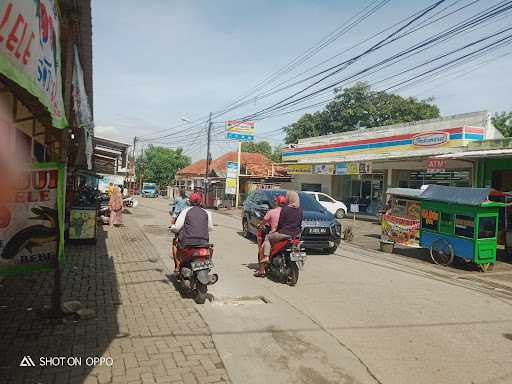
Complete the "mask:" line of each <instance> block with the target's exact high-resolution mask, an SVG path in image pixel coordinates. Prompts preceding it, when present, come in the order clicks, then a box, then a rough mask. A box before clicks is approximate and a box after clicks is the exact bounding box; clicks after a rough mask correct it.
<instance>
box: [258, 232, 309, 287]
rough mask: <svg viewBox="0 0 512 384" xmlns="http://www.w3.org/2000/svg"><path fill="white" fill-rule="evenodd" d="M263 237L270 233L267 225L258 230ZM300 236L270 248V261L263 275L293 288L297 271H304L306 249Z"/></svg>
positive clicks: (297, 277)
mask: <svg viewBox="0 0 512 384" xmlns="http://www.w3.org/2000/svg"><path fill="white" fill-rule="evenodd" d="M259 230H260V231H261V232H263V233H262V234H260V236H262V235H263V237H265V236H264V235H265V234H266V233H268V232H269V231H270V227H269V226H268V225H263V226H261V227H260V229H259ZM303 243H304V242H303V241H302V240H301V239H300V236H298V237H295V238H290V239H285V240H282V241H280V242H278V243H276V244H274V245H273V246H272V249H271V251H270V259H269V262H268V263H267V265H266V268H265V274H267V275H270V276H273V277H275V278H276V279H277V280H279V281H281V282H282V283H284V284H288V285H289V286H290V287H293V286H295V285H296V284H297V281H298V280H299V271H302V270H303V269H304V264H305V263H306V248H304V247H303V246H302V244H303Z"/></svg>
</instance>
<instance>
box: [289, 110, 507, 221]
mask: <svg viewBox="0 0 512 384" xmlns="http://www.w3.org/2000/svg"><path fill="white" fill-rule="evenodd" d="M500 136H501V135H500V133H499V132H498V131H497V130H496V129H495V128H494V127H493V126H492V125H491V122H490V115H489V113H487V112H486V111H482V112H473V113H466V114H462V115H454V116H448V117H443V118H438V119H431V120H423V121H417V122H412V123H407V124H398V125H392V126H385V127H377V128H372V129H360V130H357V131H349V132H346V133H340V134H335V135H327V136H320V137H314V138H308V139H303V140H300V141H299V143H298V144H296V145H293V146H292V147H291V148H286V149H285V150H284V151H283V162H285V163H287V164H288V169H289V173H290V174H291V175H292V176H293V180H292V182H291V183H290V184H289V185H288V187H289V188H294V189H298V190H304V189H314V190H318V191H321V192H324V193H327V194H329V195H331V196H332V197H334V198H335V199H337V200H340V201H343V202H344V203H346V204H347V205H350V204H357V205H358V207H359V212H361V213H367V214H371V215H373V214H376V212H377V211H378V209H379V207H380V206H381V205H382V204H383V203H384V202H385V198H386V197H385V192H386V190H387V188H390V187H405V188H420V187H421V186H422V185H425V184H439V185H448V186H473V185H476V173H475V163H474V162H472V161H467V160H465V159H449V158H448V159H438V158H437V156H439V155H442V154H449V153H458V152H463V151H465V150H466V149H467V146H468V145H469V144H470V143H472V142H475V141H481V140H486V139H495V138H499V137H500Z"/></svg>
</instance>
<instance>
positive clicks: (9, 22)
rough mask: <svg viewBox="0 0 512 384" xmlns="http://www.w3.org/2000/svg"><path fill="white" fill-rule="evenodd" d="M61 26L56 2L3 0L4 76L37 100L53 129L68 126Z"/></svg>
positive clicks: (0, 45) (0, 62)
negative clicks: (63, 77)
mask: <svg viewBox="0 0 512 384" xmlns="http://www.w3.org/2000/svg"><path fill="white" fill-rule="evenodd" d="M61 72H62V67H61V53H60V25H59V17H58V10H57V4H56V3H55V1H54V0H37V1H34V0H16V1H12V0H11V1H9V0H0V73H2V74H3V75H4V76H6V77H8V78H9V79H11V80H12V81H14V82H15V83H17V84H18V85H20V86H21V87H23V88H25V89H26V90H27V91H28V92H30V93H31V94H32V95H33V96H35V97H36V98H37V99H38V100H39V101H40V102H41V103H42V104H43V105H44V106H45V107H46V108H47V109H48V111H49V112H50V114H51V116H52V125H53V126H54V127H57V128H65V127H66V126H67V121H66V116H65V113H64V103H63V100H62V78H61Z"/></svg>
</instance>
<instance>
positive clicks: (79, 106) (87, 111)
mask: <svg viewBox="0 0 512 384" xmlns="http://www.w3.org/2000/svg"><path fill="white" fill-rule="evenodd" d="M73 48H74V53H75V61H74V69H73V110H74V111H75V115H76V119H77V121H78V124H79V126H80V128H82V129H83V131H84V146H85V157H86V161H87V169H89V170H91V169H92V152H93V149H92V138H93V136H94V124H93V122H92V113H91V108H90V107H89V99H88V98H87V92H86V90H85V84H84V72H83V71H82V65H81V64H80V56H79V55H78V49H77V47H76V45H75V46H74V47H73Z"/></svg>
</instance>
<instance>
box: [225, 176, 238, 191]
mask: <svg viewBox="0 0 512 384" xmlns="http://www.w3.org/2000/svg"><path fill="white" fill-rule="evenodd" d="M225 193H226V195H236V179H226V190H225Z"/></svg>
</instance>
